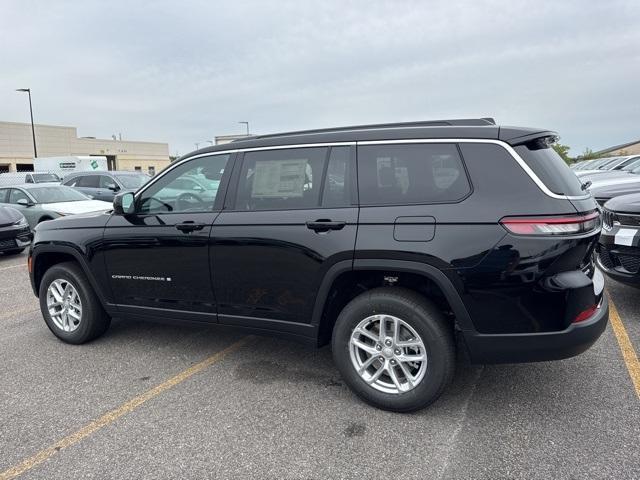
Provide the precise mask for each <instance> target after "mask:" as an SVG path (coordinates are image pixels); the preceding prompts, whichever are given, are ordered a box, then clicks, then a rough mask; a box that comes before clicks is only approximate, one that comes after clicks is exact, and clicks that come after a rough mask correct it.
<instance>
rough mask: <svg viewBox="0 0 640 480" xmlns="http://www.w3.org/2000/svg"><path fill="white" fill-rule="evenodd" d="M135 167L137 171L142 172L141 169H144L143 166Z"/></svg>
mask: <svg viewBox="0 0 640 480" xmlns="http://www.w3.org/2000/svg"><path fill="white" fill-rule="evenodd" d="M133 169H134V170H135V171H136V172H141V171H142V167H133Z"/></svg>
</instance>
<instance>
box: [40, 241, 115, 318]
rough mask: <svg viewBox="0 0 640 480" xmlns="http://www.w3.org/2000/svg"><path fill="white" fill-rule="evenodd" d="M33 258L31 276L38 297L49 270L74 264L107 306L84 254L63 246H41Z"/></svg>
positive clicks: (103, 304) (101, 301)
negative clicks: (41, 284)
mask: <svg viewBox="0 0 640 480" xmlns="http://www.w3.org/2000/svg"><path fill="white" fill-rule="evenodd" d="M31 257H32V258H31V263H32V269H33V271H32V274H31V278H32V287H33V292H34V293H35V295H36V297H38V296H39V292H40V283H41V282H42V277H43V276H44V274H45V272H46V271H47V270H48V269H50V268H51V267H53V266H55V265H58V264H60V263H65V262H74V263H76V264H77V265H78V266H79V267H80V269H81V270H82V272H83V273H84V274H85V275H86V277H87V279H88V280H89V283H90V284H91V288H92V289H93V291H94V292H95V294H96V296H97V297H98V298H99V299H100V303H101V304H102V306H103V307H105V306H106V304H107V301H106V298H105V297H104V293H103V292H102V291H101V289H100V288H99V286H98V283H97V281H96V279H95V277H94V276H93V274H92V273H91V269H90V268H89V267H88V265H87V262H86V261H85V259H84V258H83V256H82V254H81V253H80V252H78V251H77V250H76V249H74V248H72V247H69V246H63V245H55V246H53V245H52V246H40V247H38V248H37V249H35V250H34V251H33V252H32V256H31Z"/></svg>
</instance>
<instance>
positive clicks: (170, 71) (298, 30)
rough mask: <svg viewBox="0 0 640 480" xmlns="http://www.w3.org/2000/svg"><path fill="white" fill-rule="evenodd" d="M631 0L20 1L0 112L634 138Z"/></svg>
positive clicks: (158, 134) (97, 129)
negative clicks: (424, 122) (410, 125)
mask: <svg viewBox="0 0 640 480" xmlns="http://www.w3.org/2000/svg"><path fill="white" fill-rule="evenodd" d="M639 20H640V4H638V2H636V1H610V2H582V1H574V2H572V1H567V2H553V1H548V2H543V1H539V2H535V3H534V2H506V3H505V2H479V1H468V2H445V1H428V2H427V1H390V2H383V1H377V2H371V1H333V0H325V1H322V2H297V1H273V2H265V1H244V2H243V1H234V2H210V1H188V2H175V1H136V2H121V1H110V2H97V1H95V2H94V1H73V2H71V1H60V2H46V1H39V2H34V1H25V0H15V1H14V0H10V1H8V2H6V1H5V2H4V3H3V13H2V16H0V105H2V106H3V107H2V109H1V110H0V112H1V119H2V120H12V121H25V120H26V119H27V114H26V112H25V105H24V99H23V98H22V97H20V96H19V95H18V94H16V93H14V92H13V90H14V89H15V88H17V87H21V86H29V87H31V88H32V89H33V94H34V110H35V115H36V120H37V121H39V122H42V123H51V124H66V125H75V126H77V127H78V128H79V133H80V134H81V135H94V136H101V137H109V136H110V135H111V134H112V133H117V132H122V134H123V136H124V137H125V138H129V139H138V140H157V141H167V142H169V144H170V147H171V151H172V152H176V151H178V152H180V153H186V152H188V151H189V150H191V149H192V148H193V144H194V142H204V141H205V140H207V139H212V138H213V137H214V136H215V135H223V134H229V133H240V132H242V131H243V126H242V125H238V123H237V122H238V121H241V120H248V121H250V122H251V128H252V130H253V131H254V132H258V133H266V132H273V131H279V130H295V129H304V128H313V127H324V126H336V125H348V124H355V123H376V122H393V121H407V120H418V119H433V118H447V117H461V116H464V117H467V116H494V117H495V118H496V119H497V120H498V122H499V123H502V124H512V125H513V124H516V125H524V126H540V127H545V128H551V129H555V130H557V131H558V132H559V133H560V134H561V136H562V138H563V142H565V143H568V144H569V145H571V147H572V153H579V152H580V151H582V150H583V149H584V148H585V147H591V148H596V149H597V148H601V147H606V146H610V145H613V144H617V143H623V142H625V141H630V140H632V139H636V138H640V130H638V127H637V124H638V118H640V103H639V102H638V101H637V98H636V97H637V96H636V92H637V86H636V84H637V79H638V78H640V61H639V60H640V58H639V57H640V49H639V47H640V30H639V29H638V28H637V25H638V23H639Z"/></svg>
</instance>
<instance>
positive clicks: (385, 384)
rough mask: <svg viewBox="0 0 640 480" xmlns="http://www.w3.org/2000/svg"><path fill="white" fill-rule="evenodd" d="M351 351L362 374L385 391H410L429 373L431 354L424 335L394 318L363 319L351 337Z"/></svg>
mask: <svg viewBox="0 0 640 480" xmlns="http://www.w3.org/2000/svg"><path fill="white" fill-rule="evenodd" d="M349 350H350V356H351V363H352V364H353V367H354V368H355V369H356V371H357V372H358V375H360V377H362V379H363V380H364V381H365V382H367V383H368V384H369V385H371V386H372V387H373V388H375V389H376V390H379V391H381V392H385V393H395V394H397V393H404V392H408V391H409V390H412V389H414V388H415V387H417V386H418V385H419V384H420V382H421V381H422V379H423V378H424V375H425V372H426V371H427V352H426V349H425V346H424V343H423V341H422V339H421V338H420V335H418V333H417V332H416V331H415V330H414V329H413V328H412V327H411V325H409V324H408V323H407V322H405V321H403V320H401V319H400V318H398V317H394V316H392V315H372V316H370V317H367V318H365V319H364V320H362V321H361V322H360V323H359V324H358V325H357V326H356V327H355V329H354V330H353V333H352V334H351V340H350V342H349Z"/></svg>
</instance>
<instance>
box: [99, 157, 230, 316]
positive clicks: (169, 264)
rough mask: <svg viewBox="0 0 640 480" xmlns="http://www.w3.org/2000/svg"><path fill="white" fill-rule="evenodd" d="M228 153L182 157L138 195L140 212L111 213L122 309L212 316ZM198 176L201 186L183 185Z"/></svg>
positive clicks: (112, 261)
mask: <svg viewBox="0 0 640 480" xmlns="http://www.w3.org/2000/svg"><path fill="white" fill-rule="evenodd" d="M229 161H230V155H229V154H223V155H208V156H202V157H197V158H194V159H191V160H187V161H185V162H184V163H183V164H181V165H179V166H177V167H175V168H173V169H171V170H169V171H168V172H166V174H164V175H162V176H161V177H159V178H158V180H157V181H155V182H153V183H151V184H149V185H148V186H147V187H146V188H144V189H143V190H141V191H140V192H138V194H137V195H136V200H135V205H136V209H135V211H136V213H134V214H130V215H112V216H111V218H110V219H109V221H108V223H107V226H106V228H105V234H104V239H105V246H106V265H107V271H108V275H109V279H110V283H111V290H112V294H113V297H114V300H115V303H116V304H117V305H118V308H119V309H120V310H121V311H122V312H123V313H127V314H134V315H135V314H142V315H147V316H148V315H153V316H167V317H171V318H176V319H185V320H198V321H215V319H216V316H215V314H216V308H215V299H214V295H213V289H212V286H211V276H210V272H209V234H210V232H211V225H212V224H213V222H214V220H215V218H216V217H217V216H218V214H219V212H220V209H221V207H222V201H223V193H224V192H223V190H224V184H225V183H224V180H225V179H226V177H225V176H224V175H223V181H222V182H220V181H219V180H218V179H217V178H218V177H216V179H215V180H213V178H214V177H215V176H217V175H218V173H219V172H221V171H222V172H224V171H225V169H226V167H227V164H228V163H229ZM193 177H197V178H199V179H201V181H200V182H199V183H200V184H201V185H202V186H203V187H204V190H203V191H200V192H198V193H197V194H196V193H194V192H193V191H190V190H184V189H183V188H182V185H183V184H184V179H185V178H193Z"/></svg>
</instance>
